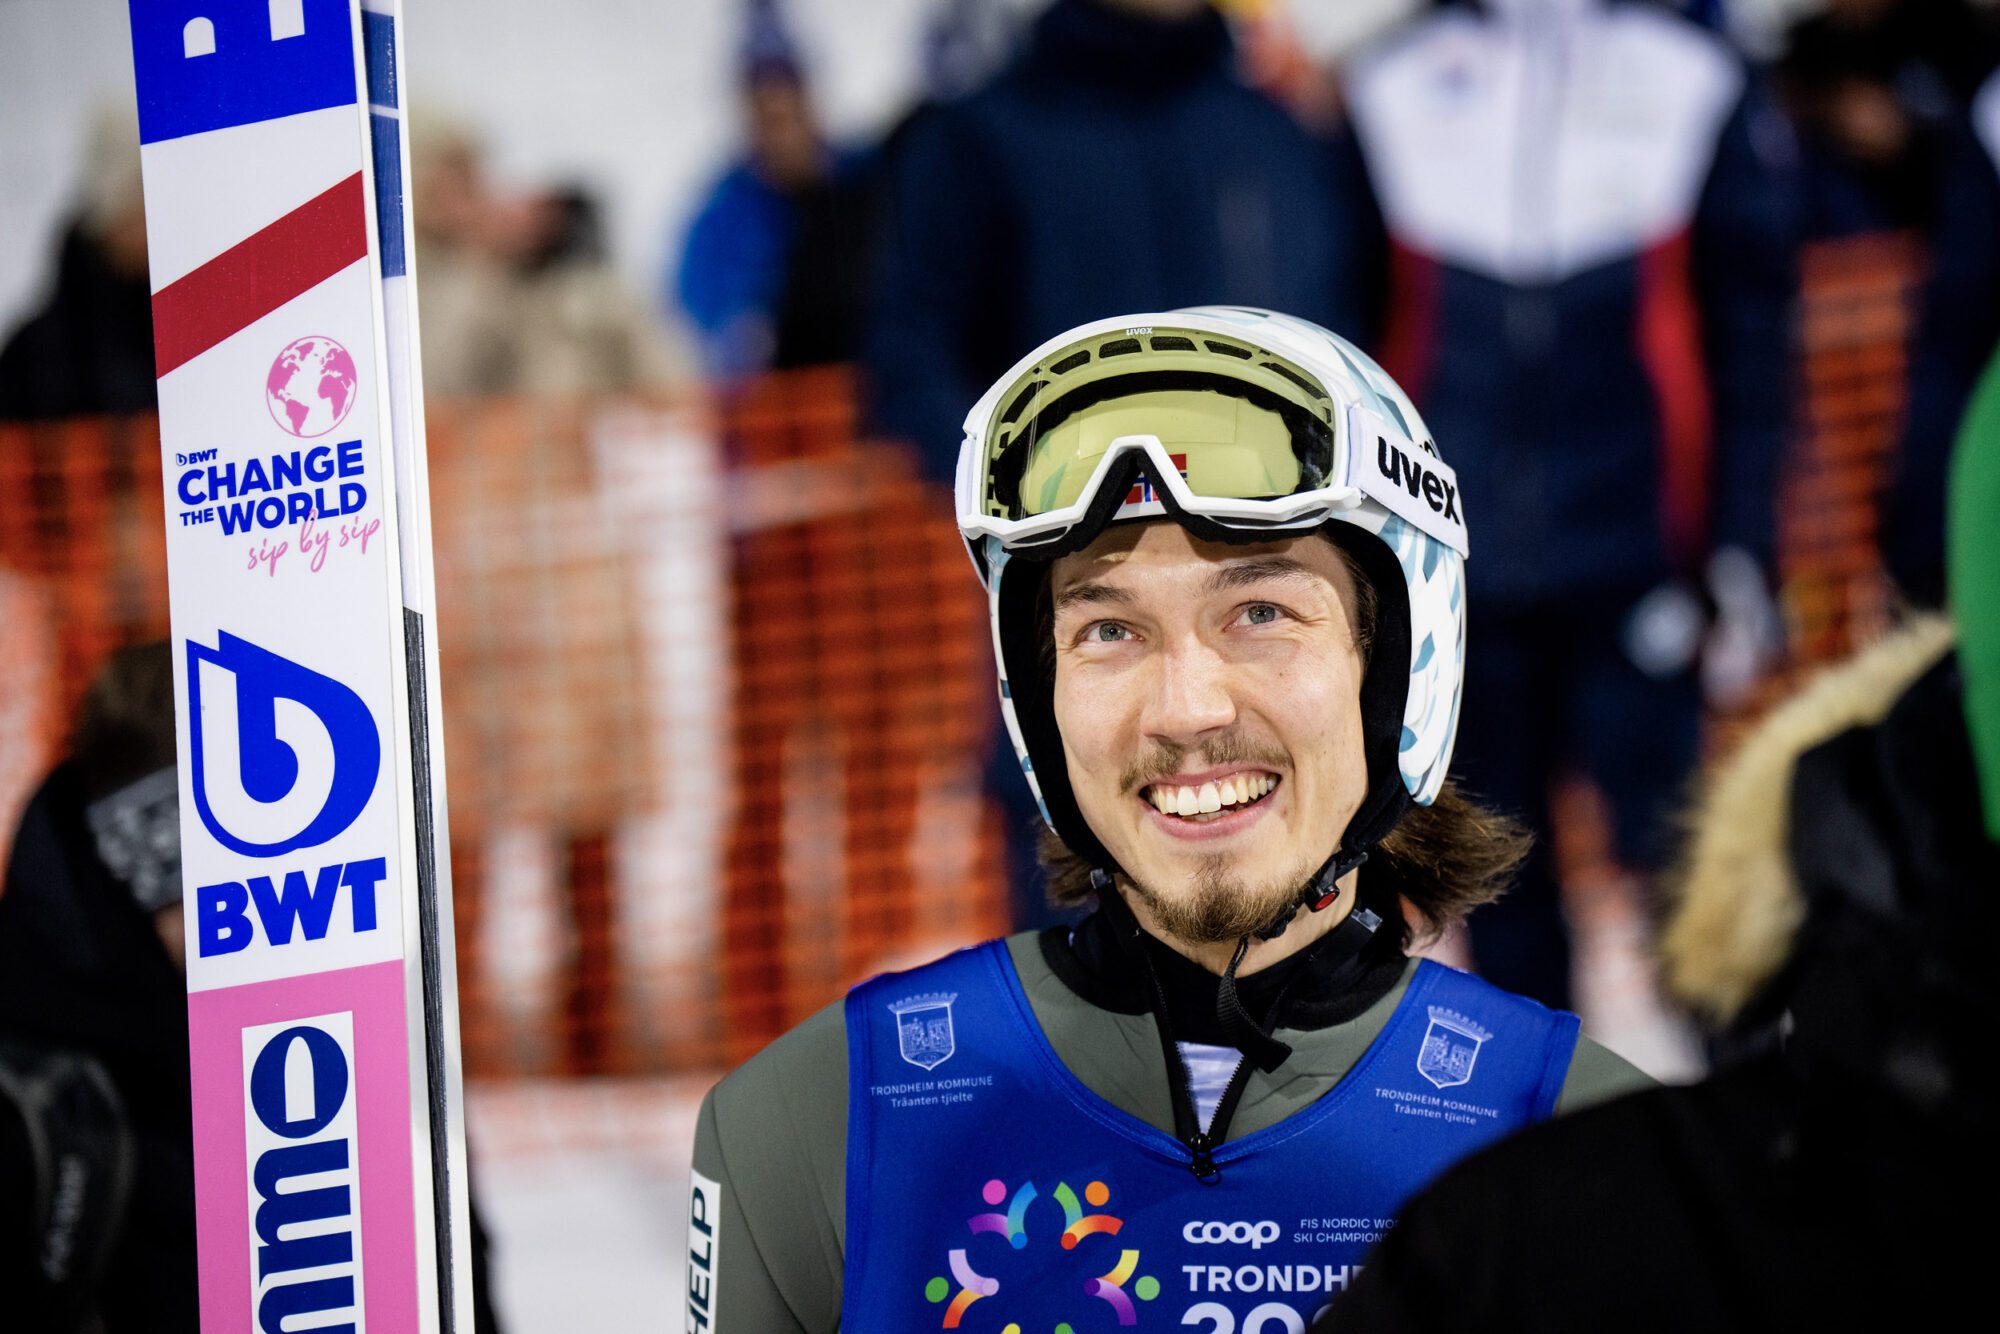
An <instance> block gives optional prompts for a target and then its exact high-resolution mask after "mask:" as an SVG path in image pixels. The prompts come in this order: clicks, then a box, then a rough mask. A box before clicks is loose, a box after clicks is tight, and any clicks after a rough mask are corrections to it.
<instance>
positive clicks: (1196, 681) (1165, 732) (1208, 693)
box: [1143, 636, 1236, 741]
mask: <svg viewBox="0 0 2000 1334" xmlns="http://www.w3.org/2000/svg"><path fill="white" fill-rule="evenodd" d="M1159 662H1160V672H1159V676H1158V677H1157V679H1156V680H1155V682H1154V686H1153V690H1152V692H1151V694H1150V696H1149V697H1148V699H1147V700H1146V707H1145V714H1144V724H1143V725H1144V728H1145V731H1146V732H1147V734H1148V735H1150V736H1156V737H1160V738H1162V739H1163V740H1170V741H1189V740H1192V739H1194V738H1196V737H1198V736H1200V735H1202V734H1203V733H1205V732H1213V731H1215V730H1216V729H1218V728H1223V727H1228V726H1230V725H1231V724H1232V723H1234V722H1235V721H1236V699H1235V697H1234V696H1233V695H1232V694H1231V693H1230V690H1229V678H1228V665H1227V664H1226V663H1224V662H1223V660H1222V658H1221V657H1220V656H1219V655H1218V654H1217V653H1216V652H1215V650H1214V649H1212V648H1210V647H1209V646H1208V645H1206V644H1204V643H1202V642H1201V641H1200V640H1199V639H1196V638H1194V637H1192V636H1190V637H1189V638H1188V639H1186V640H1184V641H1182V642H1180V643H1177V644H1174V645H1171V646H1169V647H1168V648H1167V650H1166V651H1165V652H1163V653H1162V654H1161V655H1160V659H1159Z"/></svg>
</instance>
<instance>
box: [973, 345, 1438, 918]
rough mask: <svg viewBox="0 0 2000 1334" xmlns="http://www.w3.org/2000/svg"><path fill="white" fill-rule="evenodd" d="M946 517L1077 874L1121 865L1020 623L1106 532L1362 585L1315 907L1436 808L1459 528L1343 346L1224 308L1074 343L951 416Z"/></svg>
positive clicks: (1008, 712) (1405, 402) (1033, 768)
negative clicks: (1290, 551) (1161, 533)
mask: <svg viewBox="0 0 2000 1334" xmlns="http://www.w3.org/2000/svg"><path fill="white" fill-rule="evenodd" d="M956 501H957V508H958V523H959V531H960V533H961V534H962V535H963V536H964V538H965V543H966V547H967V549H968V550H969V551H970V553H971V555H972V561H973V564H974V566H975V567H976V568H977V569H978V571H979V575H980V579H981V581H982V582H983V583H984V584H985V587H986V591H987V597H988V607H989V610H990V614H991V617H992V627H993V647H994V655H995V658H996V659H997V661H998V665H999V671H1000V709H1001V713H1002V715H1003V717H1004V718H1005V719H1006V723H1007V732H1008V735H1009V736H1010V737H1011V739H1012V740H1013V743H1014V750H1015V753H1016V755H1017V756H1019V758H1020V761H1021V769H1022V771H1023V772H1024V773H1025V774H1026V775H1027V778H1028V783H1029V785H1030V787H1032V788H1033V789H1034V792H1035V796H1036V800H1037V801H1038V802H1039V804H1040V806H1041V810H1042V816H1043V819H1045V820H1046V821H1047V822H1048V825H1049V827H1050V828H1051V829H1053V830H1054V831H1055V832H1056V833H1057V834H1058V835H1059V836H1060V837H1061V838H1062V840H1063V841H1064V842H1065V843H1066V844H1068V845H1069V847H1070V848H1071V849H1072V850H1073V851H1074V852H1076V853H1077V854H1079V855H1080V856H1082V857H1084V858H1085V859H1086V860H1088V861H1089V862H1090V863H1091V864H1092V865H1093V866H1095V867H1097V868H1100V869H1102V870H1104V871H1106V872H1110V871H1113V870H1115V869H1116V866H1115V863H1114V862H1113V860H1112V858H1111V856H1110V854H1109V853H1108V852H1106V851H1105V849H1104V847H1103V845H1102V844H1101V843H1100V842H1099V841H1098V839H1097V836H1096V835H1095V834H1094V833H1093V832H1092V831H1091V829H1090V827H1089V825H1088V824H1087V823H1086V822H1085V821H1084V819H1083V816H1082V813H1081V812H1080V811H1079V810H1078V809H1077V804H1076V798H1075V796H1074V794H1073V793H1072V791H1071V788H1070V783H1069V775H1068V772H1067V768H1066V763H1065V760H1064V757H1063V751H1062V742H1061V738H1060V737H1059V736H1058V734H1057V732H1056V723H1055V710H1054V705H1053V701H1052V699H1051V693H1050V692H1051V686H1052V684H1053V683H1052V682H1051V681H1049V680H1048V679H1047V678H1046V677H1045V675H1044V667H1043V664H1042V655H1041V652H1040V645H1039V644H1038V643H1037V642H1036V639H1035V616H1036V602H1037V598H1038V596H1039V594H1040V591H1041V588H1042V586H1043V583H1044V581H1045V579H1046V577H1047V573H1048V564H1049V562H1050V561H1052V560H1054V559H1055V558H1056V557H1057V556H1061V555H1065V554H1068V553H1069V552H1073V551H1078V550H1081V549H1082V548H1084V547H1085V546H1087V545H1089V544H1090V542H1092V541H1094V540H1095V539H1096V537H1097V535H1098V534H1099V533H1101V532H1102V531H1103V530H1104V528H1105V526H1106V525H1108V524H1111V523H1116V522H1123V521H1129V520H1136V519H1146V518H1158V517H1168V518H1172V519H1174V520H1175V521H1176V522H1178V523H1180V524H1181V525H1182V526H1183V527H1185V528H1187V529H1188V530H1189V531H1190V532H1191V533H1193V534H1194V535H1195V536H1196V537H1199V538H1203V539H1205V540H1209V541H1223V542H1256V541H1269V540H1271V539H1273V538H1276V537H1283V536H1291V535H1296V534H1300V533H1307V532H1313V531H1323V532H1324V533H1325V535H1326V536H1327V537H1329V538H1330V539H1332V540H1333V541H1335V542H1336V543H1338V544H1339V545H1340V546H1341V547H1342V548H1343V549H1344V550H1345V551H1346V552H1348V554H1349V555H1350V556H1352V557H1353V558H1354V560H1355V562H1356V563H1357V564H1358V565H1359V566H1360V568H1361V570H1362V572H1363V574H1364V575H1365V576H1366V577H1367V578H1368V580H1369V582H1370V584H1371V585H1372V586H1373V589H1374V591H1375V595H1376V600H1377V613H1376V621H1377V623H1376V625H1375V628H1374V641H1373V645H1372V649H1371V653H1370V657H1369V663H1368V667H1367V671H1366V674H1365V676H1364V678H1363V681H1362V689H1361V713H1362V722H1363V730H1364V747H1365V750H1366V753H1367V755H1366V757H1367V763H1368V793H1367V796H1366V797H1365V798H1364V799H1363V801H1362V804H1361V807H1360V809H1359V810H1358V811H1357V812H1356V813H1355V815H1354V817H1353V819H1352V820H1351V821H1350V822H1349V825H1348V828H1347V830H1346V832H1345V833H1344V834H1343V836H1342V839H1341V842H1340V844H1339V846H1338V847H1337V848H1336V850H1335V853H1334V856H1333V857H1332V858H1331V859H1329V861H1328V862H1327V864H1326V866H1325V867H1323V868H1322V869H1321V872H1320V873H1319V875H1317V876H1315V877H1314V879H1313V881H1312V882H1311V884H1309V885H1308V886H1307V888H1306V891H1305V893H1304V895H1303V898H1304V900H1305V902H1306V903H1307V904H1308V905H1309V906H1323V905H1324V904H1325V903H1327V902H1330V901H1331V900H1332V897H1333V895H1334V892H1335V889H1334V886H1335V882H1336V881H1338V880H1339V879H1340V877H1341V876H1343V875H1345V874H1346V872H1347V871H1348V870H1350V869H1352V868H1353V867H1354V866H1356V865H1359V864H1360V862H1361V861H1362V860H1363V859H1365V858H1366V857H1367V855H1368V853H1369V852H1370V851H1371V850H1372V849H1373V848H1374V846H1375V844H1376V843H1377V842H1378V841H1379V840H1380V839H1381V837H1382V836H1383V835H1384V834H1386V833H1387V832H1388V831H1389V829H1390V828H1392V827H1393V826H1394V825H1395V823H1396V821H1397V820H1398V819H1399V818H1401V816H1402V814H1403V812H1404V811H1405V810H1407V809H1408V807H1409V804H1410V803H1412V802H1415V803H1419V804H1428V803H1429V802H1430V801H1431V800H1432V799H1433V798H1435V797H1436V796H1437V793H1438V790H1439V788H1440V787H1441V786H1442V785H1443V783H1444V778H1445V771H1446V768H1447V767H1448V766H1449V764H1450V762H1451V749H1452V741H1453V738H1454V736H1455V735H1456V733H1457V730H1458V709H1459V698H1460V693H1461V690H1462V687H1463V681H1464V665H1465V556H1466V552H1467V544H1466V527H1465V516H1464V510H1463V507H1462V505H1461V504H1460V501H1459V499H1458V483H1457V478H1456V476H1455V475H1454V474H1453V472H1452V471H1451V469H1450V468H1449V467H1448V466H1446V465H1445V463H1444V462H1443V461H1442V460H1441V459H1440V458H1439V456H1438V452H1437V449H1436V448H1435V446H1434V445H1433V443H1432V441H1431V439H1430V434H1429V432H1428V431H1427V430H1425V428H1424V424H1423V421H1422V419H1421V418H1420V417H1419V416H1418V414H1417V410H1416V407H1415V406H1414V405H1413V404H1412V403H1411V402H1410V400H1409V398H1408V396H1407V395H1405V394H1404V393H1403V391H1402V390H1401V389H1400V388H1399V387H1398V386H1397V385H1396V383H1395V381H1393V380H1391V379H1390V378H1389V376H1388V375H1387V373H1385V372H1384V371H1383V370H1382V368H1381V367H1379V366H1377V365H1376V364H1375V363H1374V361H1373V360H1371V359H1370V358H1369V357H1368V356H1367V354H1365V353H1363V352H1362V351H1361V350H1360V349H1358V348H1356V347H1355V346H1354V345H1353V344H1352V343H1349V342H1348V341H1347V340H1346V339H1344V338H1341V337H1340V336H1338V335H1337V334H1334V333H1331V332H1329V331H1328V330H1326V329H1323V328H1321V327H1319V326H1318V325H1316V324H1312V323H1310V322H1308V321H1306V320H1301V319H1297V318H1294V317H1292V316H1289V315H1281V314H1277V313H1276V312H1273V311H1267V310H1254V309H1248V308H1243V307H1235V306H1200V307H1194V308H1191V309H1187V310H1176V311H1168V312H1164V313H1160V314H1148V315H1131V316H1124V317H1120V318H1115V319H1107V320H1098V321H1095V322H1093V323H1090V324H1086V325H1082V326H1080V327H1078V328H1075V329H1071V330H1070V331H1068V332H1067V333H1064V334H1061V335H1058V336H1057V337H1055V338H1052V339H1050V340H1049V341H1048V342H1046V343H1044V344H1042V346H1040V347H1038V348H1036V349H1035V350H1034V351H1033V352H1032V353H1030V354H1029V355H1028V356H1026V357H1025V358H1023V359H1022V360H1021V361H1020V362H1018V363H1017V364H1016V365H1015V366H1014V367H1013V369H1011V370H1009V371H1008V372H1007V373H1006V374H1005V375H1003V376H1001V377H1000V379H999V380H997V381H996V382H995V383H994V384H993V386H992V388H990V389H988V390H987V391H986V393H985V394H983V395H982V396H981V397H980V399H979V401H978V402H977V403H976V404H974V405H973V408H972V410H971V411H970V412H969V413H967V414H966V418H965V441H964V445H963V446H962V448H961V450H960V453H959V459H958V473H957V482H956ZM1289 915H1290V913H1289V912H1287V914H1286V916H1287V917H1289Z"/></svg>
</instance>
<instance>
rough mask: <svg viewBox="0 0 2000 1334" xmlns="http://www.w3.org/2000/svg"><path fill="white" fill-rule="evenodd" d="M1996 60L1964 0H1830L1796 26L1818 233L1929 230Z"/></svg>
mask: <svg viewBox="0 0 2000 1334" xmlns="http://www.w3.org/2000/svg"><path fill="white" fill-rule="evenodd" d="M1995 64H2000V46H1996V36H1995V33H1994V31H1993V29H1992V27H1991V26H1990V25H1989V24H1988V23H1987V22H1986V21H1985V20H1984V16H1982V15H1980V14H1978V13H1976V12H1975V11H1974V10H1973V9H1972V7H1971V6H1970V4H1969V3H1967V2H1966V0H1833V2H1832V3H1831V4H1829V5H1828V6H1827V8H1826V9H1825V10H1824V11H1823V12H1821V13H1818V14H1814V15H1812V16H1811V17H1809V18H1806V19H1804V20H1802V21H1800V22H1799V23H1797V24H1795V25H1794V26H1793V27H1792V29H1791V31H1790V32H1789V33H1788V34H1787V36H1786V42H1785V51H1784V55H1783V56H1782V57H1781V59H1780V60H1779V62H1778V67H1777V79H1778V90H1779V92H1780V93H1781V94H1782V95H1783V98H1784V102H1785V105H1786V108H1787V110H1789V111H1790V113H1791V116H1792V120H1793V123H1794V124H1795V125H1797V127H1798V131H1799V142H1800V148H1801V163H1802V167H1803V172H1802V177H1803V182H1804V185H1805V187H1806V200H1807V214H1806V218H1805V222H1806V226H1807V227H1808V229H1809V230H1810V231H1811V232H1812V234H1814V235H1817V236H1839V235H1845V234H1848V233H1852V232H1860V231H1872V230H1877V229H1881V228H1892V227H1913V228H1917V229H1920V230H1923V231H1926V232H1927V231H1929V229H1930V228H1931V227H1932V225H1933V224H1934V223H1935V222H1936V220H1937V216H1938V210H1939V208H1940V206H1941V204H1942V200H1941V198H1940V195H1941V187H1942V179H1941V178H1942V175H1943V173H1944V172H1945V171H1946V170H1947V169H1948V168H1949V167H1950V166H1951V165H1952V162H1953V156H1952V149H1953V147H1954V141H1955V138H1956V136H1957V133H1958V132H1962V129H1963V126H1964V122H1965V113H1966V108H1967V107H1968V105H1969V104H1970V102H1971V100H1972V96H1973V94H1974V92H1975V91H1976V90H1977V89H1978V87H1979V83H1980V81H1981V80H1982V79H1984V78H1985V76H1986V75H1987V74H1988V73H1989V72H1990V71H1991V70H1992V69H1993V67H1994V65H1995ZM1948 429H1949V428H1948V427H1947V430H1948Z"/></svg>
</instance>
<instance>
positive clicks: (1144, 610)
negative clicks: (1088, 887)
mask: <svg viewBox="0 0 2000 1334" xmlns="http://www.w3.org/2000/svg"><path fill="white" fill-rule="evenodd" d="M1049 592H1050V597H1051V601H1052V605H1053V608H1054V633H1055V661H1056V674H1055V713H1056V723H1057V725H1058V727H1059V728H1060V729H1061V732H1062V740H1063V751H1064V756H1065V758H1066V759H1067V761H1068V766H1069V780H1070V786H1071V787H1072V788H1073V789H1074V791H1075V793H1076V800H1077V805H1078V807H1079V808H1080V809H1081V810H1082V812H1083V817H1084V819H1085V820H1086V821H1088V822H1089V824H1090V828H1091V831H1092V832H1093V833H1095V834H1096V835H1097V837H1098V840H1099V841H1100V842H1102V843H1103V844H1104V847H1105V850H1106V851H1108V852H1109V853H1110V854H1111V855H1112V856H1113V857H1115V858H1116V859H1117V861H1118V864H1119V866H1120V867H1121V868H1123V870H1124V871H1125V873H1126V875H1127V876H1128V877H1129V878H1130V880H1131V882H1132V889H1133V892H1134V893H1135V894H1136V896H1137V897H1138V899H1139V900H1140V903H1141V904H1142V905H1143V906H1144V907H1145V908H1147V909H1150V912H1151V916H1152V917H1153V919H1154V921H1155V922H1156V923H1157V924H1158V925H1159V926H1160V927H1161V928H1162V929H1163V930H1165V931H1166V932H1167V933H1168V934H1170V935H1173V936H1177V937H1179V938H1180V939H1181V940H1183V941H1186V942H1188V943H1190V944H1205V943H1213V942H1217V941H1223V940H1233V939H1235V938H1237V937H1239V936H1243V935H1247V934H1249V933H1250V932H1252V931H1255V930H1257V929H1258V928H1260V927H1262V926H1264V925H1265V924H1266V923H1267V922H1269V921H1270V920H1271V919H1272V918H1273V917H1274V916H1276V915H1277V914H1278V913H1279V912H1280V911H1282V910H1283V909H1284V907H1285V906H1286V905H1287V904H1288V903H1289V902H1291V901H1292V900H1293V898H1294V896H1296V895H1297V893H1298V892H1299V890H1300V888H1301V887H1302V886H1303V885H1304V883H1305V880H1306V878H1307V877H1308V876H1310V875H1312V874H1313V872H1315V871H1317V870H1318V869H1319V867H1320V866H1321V864H1322V863H1324V862H1325V861H1326V859H1327V858H1328V857H1330V856H1332V855H1333V850H1334V847H1335V845H1336V843H1337V842H1338V840H1339V837H1340V835H1341V833H1342V832H1343V831H1344V830H1345V829H1346V828H1347V822H1348V820H1349V819H1350V818H1352V816H1353V814H1354V812H1355V811H1356V810H1357V809H1359V807H1360V805H1361V799H1362V797H1363V796H1364V795H1365V793H1366V791H1367V762H1366V759H1365V756H1364V752H1363V749H1362V733H1361V677H1362V672H1363V661H1362V654H1361V650H1360V648H1359V646H1358V645H1357V643H1356V634H1355V629H1356V627H1355V623H1354V609H1355V605H1356V599H1355V589H1354V581H1353V577H1352V576H1351V575H1350V574H1349V573H1348V568H1347V565H1346V563H1345V561H1344V560H1343V559H1342V557H1341V555H1340V553H1339V552H1338V551H1337V550H1336V549H1335V548H1334V546H1333V545H1332V543H1330V542H1328V541H1326V539H1324V538H1322V537H1318V536H1306V537H1297V538H1288V539H1285V540H1283V541H1277V542H1263V543H1257V544H1254V545H1247V546H1238V545H1233V544H1232V545H1225V544H1221V543H1211V542H1203V541H1201V540H1199V539H1197V538H1195V537H1193V536H1192V535H1191V534H1189V533H1188V532H1187V530H1186V529H1184V528H1182V527H1181V526H1180V525H1179V524H1177V523H1173V522H1168V521H1161V522H1155V523H1147V524H1125V525H1121V526H1118V527H1114V528H1111V529H1108V530H1107V531H1106V532H1105V533H1104V534H1103V535H1102V536H1101V537H1099V538H1098V540H1097V541H1096V542H1094V543H1092V544H1091V545H1090V547H1088V548H1087V549H1085V550H1084V551H1081V552H1079V553H1077V554H1076V555H1074V556H1066V557H1064V558H1063V559H1061V560H1059V561H1057V562H1056V563H1055V566H1054V568H1053V569H1052V571H1051V572H1050V581H1049Z"/></svg>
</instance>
